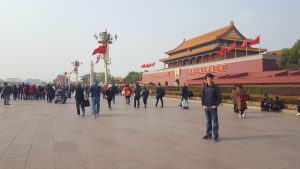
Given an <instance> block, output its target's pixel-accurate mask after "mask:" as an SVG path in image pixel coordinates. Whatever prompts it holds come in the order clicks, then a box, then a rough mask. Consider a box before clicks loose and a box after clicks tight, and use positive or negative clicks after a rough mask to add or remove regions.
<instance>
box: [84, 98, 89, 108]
mask: <svg viewBox="0 0 300 169" xmlns="http://www.w3.org/2000/svg"><path fill="white" fill-rule="evenodd" d="M90 105H91V104H90V100H89V99H84V101H83V106H84V107H89V106H90Z"/></svg>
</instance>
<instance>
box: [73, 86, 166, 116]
mask: <svg viewBox="0 0 300 169" xmlns="http://www.w3.org/2000/svg"><path fill="white" fill-rule="evenodd" d="M118 93H120V90H119V87H117V86H115V84H112V85H109V86H108V87H107V88H106V87H101V86H99V82H98V81H95V82H94V84H93V85H92V86H90V87H89V89H84V88H83V87H82V85H81V84H78V85H77V87H76V90H75V100H76V110H77V116H80V115H81V116H84V115H85V107H86V106H89V105H90V103H89V96H90V97H91V102H92V104H91V107H92V117H93V118H95V117H97V116H99V112H100V95H101V94H102V95H103V96H104V98H105V99H106V100H107V104H108V109H109V110H112V102H113V103H115V97H116V95H117V94H118ZM121 93H122V94H121V95H123V96H124V97H125V103H126V104H127V105H130V100H131V99H133V100H134V108H139V107H140V98H141V97H142V99H143V103H144V108H146V107H147V100H148V97H149V95H150V92H149V88H147V87H145V88H144V89H143V90H142V88H141V86H140V85H139V84H138V83H136V84H135V86H134V88H133V89H132V88H131V87H130V86H129V85H128V84H127V85H125V86H124V87H123V88H122V92H121ZM164 96H165V90H164V88H163V87H162V86H161V85H160V83H159V84H158V87H157V90H156V104H155V106H156V107H157V105H158V101H159V100H160V101H161V108H163V97H164ZM80 110H81V111H82V114H81V112H80Z"/></svg>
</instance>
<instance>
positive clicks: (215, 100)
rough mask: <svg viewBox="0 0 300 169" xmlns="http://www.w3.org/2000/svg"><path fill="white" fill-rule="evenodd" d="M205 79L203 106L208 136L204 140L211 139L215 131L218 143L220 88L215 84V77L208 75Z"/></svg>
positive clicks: (202, 96) (215, 138) (202, 97)
mask: <svg viewBox="0 0 300 169" xmlns="http://www.w3.org/2000/svg"><path fill="white" fill-rule="evenodd" d="M205 77H206V81H207V83H205V84H204V85H203V88H202V94H201V101H202V106H203V108H204V111H205V115H206V120H207V122H206V135H205V136H204V137H203V139H206V140H208V139H211V138H212V131H213V134H214V141H215V142H217V141H218V140H219V121H218V106H219V105H220V103H221V101H222V97H221V92H220V89H219V87H218V86H217V85H215V84H214V82H213V78H214V75H213V74H211V73H207V74H206V75H205ZM212 122H213V125H212Z"/></svg>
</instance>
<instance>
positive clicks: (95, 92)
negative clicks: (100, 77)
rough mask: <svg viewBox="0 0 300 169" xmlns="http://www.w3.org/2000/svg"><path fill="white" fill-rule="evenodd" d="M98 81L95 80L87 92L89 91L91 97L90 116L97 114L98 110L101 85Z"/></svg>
mask: <svg viewBox="0 0 300 169" xmlns="http://www.w3.org/2000/svg"><path fill="white" fill-rule="evenodd" d="M98 83H99V82H98V81H97V80H96V81H95V82H94V84H93V85H92V86H91V88H90V90H89V93H91V98H92V117H93V118H95V117H96V116H98V115H99V111H100V92H101V87H100V86H99V85H98Z"/></svg>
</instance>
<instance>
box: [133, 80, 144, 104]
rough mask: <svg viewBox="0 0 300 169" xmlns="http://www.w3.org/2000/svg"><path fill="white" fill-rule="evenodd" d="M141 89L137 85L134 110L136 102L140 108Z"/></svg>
mask: <svg viewBox="0 0 300 169" xmlns="http://www.w3.org/2000/svg"><path fill="white" fill-rule="evenodd" d="M141 91H142V89H141V87H140V85H139V83H136V84H135V89H134V108H136V102H137V107H138V108H140V97H141Z"/></svg>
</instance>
